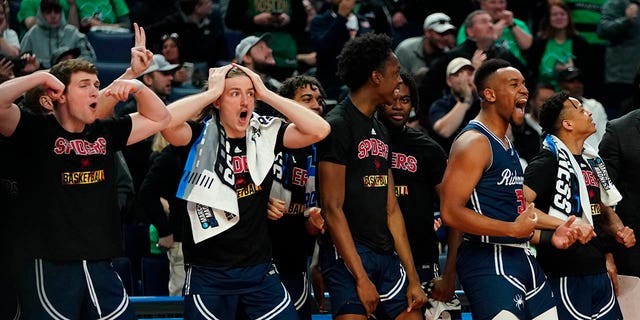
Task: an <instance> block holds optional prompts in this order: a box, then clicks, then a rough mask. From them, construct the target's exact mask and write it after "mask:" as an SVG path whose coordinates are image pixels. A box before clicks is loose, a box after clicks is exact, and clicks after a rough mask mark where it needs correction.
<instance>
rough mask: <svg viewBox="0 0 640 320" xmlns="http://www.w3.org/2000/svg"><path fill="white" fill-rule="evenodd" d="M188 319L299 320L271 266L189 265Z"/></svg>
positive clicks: (276, 273) (186, 295)
mask: <svg viewBox="0 0 640 320" xmlns="http://www.w3.org/2000/svg"><path fill="white" fill-rule="evenodd" d="M184 293H185V299H184V303H185V307H184V318H185V319H235V318H236V312H242V314H243V315H244V316H246V317H248V318H250V319H287V320H288V319H298V314H297V313H296V310H295V309H294V308H293V303H292V302H291V297H290V296H289V293H288V292H287V290H286V289H285V288H284V285H283V284H282V282H280V277H279V276H278V271H277V270H276V268H275V266H274V265H273V264H272V263H262V264H259V265H255V266H250V267H240V268H216V267H204V266H194V265H189V266H187V275H186V279H185V287H184Z"/></svg>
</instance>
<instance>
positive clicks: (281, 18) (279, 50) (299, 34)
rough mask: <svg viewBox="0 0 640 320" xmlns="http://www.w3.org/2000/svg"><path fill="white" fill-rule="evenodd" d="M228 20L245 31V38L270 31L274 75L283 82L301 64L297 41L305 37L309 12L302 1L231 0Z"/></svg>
mask: <svg viewBox="0 0 640 320" xmlns="http://www.w3.org/2000/svg"><path fill="white" fill-rule="evenodd" d="M225 23H226V25H227V27H229V28H230V29H236V30H240V31H242V35H243V37H246V36H249V35H256V36H259V35H261V34H263V33H265V32H268V33H270V34H271V36H272V38H273V41H272V42H271V48H272V49H273V58H274V59H275V61H276V64H275V66H276V68H277V69H278V70H277V71H276V72H274V76H275V77H276V78H277V79H279V80H281V81H283V80H284V79H286V78H288V77H289V76H291V74H292V73H293V71H294V70H295V69H296V68H297V67H298V57H297V55H298V43H300V42H302V39H303V37H305V36H306V33H305V32H304V29H305V26H306V24H307V13H306V11H305V9H304V6H303V5H302V1H301V0H280V1H261V0H234V1H229V6H228V7H227V15H226V16H225Z"/></svg>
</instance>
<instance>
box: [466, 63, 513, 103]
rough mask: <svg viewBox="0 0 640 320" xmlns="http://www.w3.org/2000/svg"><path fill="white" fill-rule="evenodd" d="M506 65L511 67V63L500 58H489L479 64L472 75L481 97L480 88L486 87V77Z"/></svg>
mask: <svg viewBox="0 0 640 320" xmlns="http://www.w3.org/2000/svg"><path fill="white" fill-rule="evenodd" d="M508 67H511V64H510V63H509V62H507V61H506V60H502V59H489V60H487V61H485V62H484V63H482V65H480V67H479V68H478V69H477V70H476V73H475V75H474V77H473V84H474V85H475V86H476V89H477V90H478V93H479V94H480V97H481V98H482V90H484V89H486V87H487V79H489V77H491V76H492V75H493V74H494V73H495V72H496V71H498V69H502V68H508Z"/></svg>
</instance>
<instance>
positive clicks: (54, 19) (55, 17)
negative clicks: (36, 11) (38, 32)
mask: <svg viewBox="0 0 640 320" xmlns="http://www.w3.org/2000/svg"><path fill="white" fill-rule="evenodd" d="M42 15H43V16H44V21H46V22H47V23H48V24H49V25H51V26H57V25H58V24H59V23H60V17H62V11H61V10H57V9H53V10H47V11H44V12H43V13H42Z"/></svg>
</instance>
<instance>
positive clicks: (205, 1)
mask: <svg viewBox="0 0 640 320" xmlns="http://www.w3.org/2000/svg"><path fill="white" fill-rule="evenodd" d="M212 11H213V3H212V2H211V0H202V1H199V2H198V4H197V5H196V8H195V10H193V12H194V13H195V14H196V15H198V16H201V17H208V16H209V15H211V12H212Z"/></svg>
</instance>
